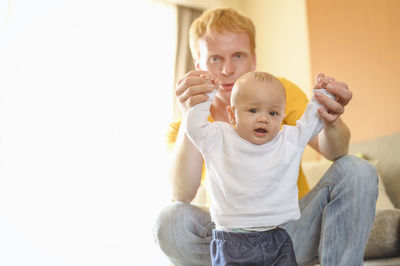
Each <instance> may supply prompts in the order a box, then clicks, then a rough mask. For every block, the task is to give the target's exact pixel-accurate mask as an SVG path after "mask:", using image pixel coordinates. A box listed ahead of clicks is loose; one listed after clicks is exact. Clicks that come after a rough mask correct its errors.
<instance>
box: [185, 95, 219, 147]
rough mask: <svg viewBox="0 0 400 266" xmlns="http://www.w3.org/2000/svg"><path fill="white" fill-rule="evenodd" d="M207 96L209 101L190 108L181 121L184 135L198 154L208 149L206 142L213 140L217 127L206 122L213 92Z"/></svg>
mask: <svg viewBox="0 0 400 266" xmlns="http://www.w3.org/2000/svg"><path fill="white" fill-rule="evenodd" d="M208 95H209V99H208V100H207V101H205V102H202V103H199V104H196V105H194V106H192V107H191V108H190V109H189V110H188V112H187V114H186V116H185V117H184V119H183V128H184V129H185V133H186V135H187V136H188V137H189V139H190V140H191V141H192V142H193V144H194V145H195V146H196V147H197V148H198V149H199V151H200V152H204V151H205V150H206V149H207V148H208V146H209V145H210V144H211V143H209V142H208V140H210V141H211V140H213V136H215V135H216V134H217V131H218V128H217V126H215V124H213V123H210V122H209V121H208V116H209V115H210V106H211V103H212V100H213V99H214V95H215V90H214V91H212V92H211V93H209V94H208Z"/></svg>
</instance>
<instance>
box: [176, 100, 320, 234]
mask: <svg viewBox="0 0 400 266" xmlns="http://www.w3.org/2000/svg"><path fill="white" fill-rule="evenodd" d="M210 96H211V97H210V99H209V100H208V101H206V102H203V103H200V104H197V105H195V106H193V107H192V108H190V109H189V110H188V112H187V115H186V117H185V118H184V120H183V124H184V129H185V132H186V134H187V136H188V137H189V138H190V139H191V141H192V142H193V143H194V145H195V146H196V147H197V148H198V150H199V151H200V152H201V154H202V155H203V159H204V162H205V166H206V169H207V175H208V178H207V179H206V180H207V181H206V182H207V186H208V189H209V191H210V197H211V206H210V213H211V217H212V220H213V221H214V222H215V223H216V225H217V226H219V227H222V228H251V227H262V226H277V225H281V224H283V223H286V222H288V221H290V220H295V219H298V218H300V209H299V205H298V190H297V179H298V175H299V167H300V160H301V156H302V154H303V151H304V148H305V146H306V145H307V143H308V142H309V141H310V140H311V139H312V138H313V137H314V136H316V135H317V134H318V133H319V132H320V131H321V129H322V128H323V120H322V119H321V118H320V117H319V116H318V114H317V110H318V108H320V107H322V105H321V104H320V103H318V101H316V100H315V99H312V100H311V101H310V102H309V103H308V105H307V108H306V110H305V112H304V114H303V116H302V117H301V119H300V120H298V121H297V124H296V126H288V125H284V126H283V127H282V129H281V131H280V132H279V133H278V135H277V136H276V137H275V138H274V139H272V140H271V141H270V142H268V143H265V144H262V145H256V144H253V143H250V142H248V141H247V140H245V139H243V138H241V137H240V136H239V135H238V134H237V133H236V131H235V130H234V128H233V127H232V126H231V125H230V124H228V123H225V122H219V121H217V122H214V123H210V122H208V120H207V118H208V116H209V114H210V105H211V102H212V99H213V94H212V95H210Z"/></svg>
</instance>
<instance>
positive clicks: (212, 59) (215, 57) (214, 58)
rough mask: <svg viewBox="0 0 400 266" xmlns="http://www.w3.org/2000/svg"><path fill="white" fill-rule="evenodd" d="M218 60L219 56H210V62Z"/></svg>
mask: <svg viewBox="0 0 400 266" xmlns="http://www.w3.org/2000/svg"><path fill="white" fill-rule="evenodd" d="M218 61H219V57H218V56H212V57H210V62H212V63H214V62H218Z"/></svg>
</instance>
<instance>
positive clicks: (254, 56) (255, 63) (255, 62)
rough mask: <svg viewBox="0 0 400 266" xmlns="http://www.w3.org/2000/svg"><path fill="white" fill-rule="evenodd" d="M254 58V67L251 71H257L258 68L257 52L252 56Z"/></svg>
mask: <svg viewBox="0 0 400 266" xmlns="http://www.w3.org/2000/svg"><path fill="white" fill-rule="evenodd" d="M251 57H252V62H253V64H252V66H251V71H254V70H256V67H257V57H256V52H254V54H253V55H252V56H251Z"/></svg>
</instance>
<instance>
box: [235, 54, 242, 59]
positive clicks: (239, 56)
mask: <svg viewBox="0 0 400 266" xmlns="http://www.w3.org/2000/svg"><path fill="white" fill-rule="evenodd" d="M235 57H236V58H239V59H240V58H242V57H243V54H235Z"/></svg>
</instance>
